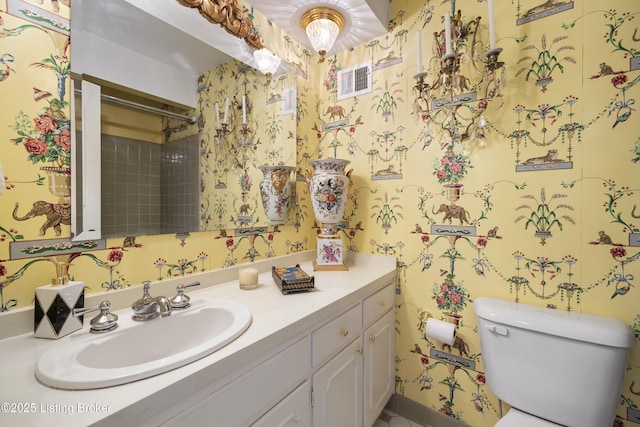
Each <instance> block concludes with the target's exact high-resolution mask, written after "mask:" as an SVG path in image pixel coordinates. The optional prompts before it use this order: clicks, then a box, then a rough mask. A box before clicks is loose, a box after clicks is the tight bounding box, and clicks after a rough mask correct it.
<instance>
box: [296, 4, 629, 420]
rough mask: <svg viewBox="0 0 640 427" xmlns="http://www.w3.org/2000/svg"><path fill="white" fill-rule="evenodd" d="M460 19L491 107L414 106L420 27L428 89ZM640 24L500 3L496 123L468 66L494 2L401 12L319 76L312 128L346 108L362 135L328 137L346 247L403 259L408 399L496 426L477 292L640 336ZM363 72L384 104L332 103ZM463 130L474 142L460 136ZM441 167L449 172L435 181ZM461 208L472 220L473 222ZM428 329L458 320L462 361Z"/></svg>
mask: <svg viewBox="0 0 640 427" xmlns="http://www.w3.org/2000/svg"><path fill="white" fill-rule="evenodd" d="M551 3H553V4H554V5H555V8H546V6H547V5H549V4H551ZM630 8H631V9H630ZM447 11H449V12H451V15H452V16H453V19H454V23H457V24H458V25H459V26H460V28H462V29H463V30H464V29H469V28H471V30H472V31H471V32H470V33H469V34H468V35H467V37H466V38H465V37H462V39H460V40H459V45H458V53H460V57H459V58H460V64H459V65H460V70H461V73H462V74H463V75H465V76H467V77H468V78H469V80H468V81H466V84H467V85H468V86H469V87H470V90H468V91H467V92H466V93H468V92H473V89H474V88H475V89H477V90H476V92H477V94H478V100H476V101H473V102H469V103H466V104H461V105H460V106H459V107H457V108H456V109H455V110H454V113H455V116H451V115H449V116H447V115H446V114H445V112H444V111H446V110H447V109H446V108H444V109H438V108H430V110H429V111H428V112H427V111H425V109H424V104H423V105H422V106H423V108H422V109H418V108H417V103H416V91H415V89H414V86H415V85H416V80H415V79H414V77H413V76H414V75H415V74H416V73H417V71H418V70H417V56H418V55H417V32H418V31H420V32H421V35H422V37H421V45H422V65H423V68H424V71H426V72H428V73H430V74H428V76H427V77H426V81H427V82H429V83H431V82H433V81H434V79H435V77H434V72H435V69H436V68H435V66H436V63H437V62H438V61H439V58H438V55H437V54H435V52H436V51H437V49H438V47H439V48H441V49H442V48H443V46H442V45H440V46H434V42H433V40H434V36H433V33H434V32H435V33H438V34H439V35H440V32H441V31H443V28H444V24H443V21H442V16H443V15H444V14H445V13H446V12H447ZM458 11H460V12H459V13H458ZM639 12H640V11H639V10H637V5H636V4H634V3H629V2H623V1H608V2H606V4H605V3H604V2H594V1H585V2H546V3H545V2H543V1H541V0H530V1H525V0H519V1H515V0H514V1H511V2H504V1H499V2H496V17H495V21H496V23H497V24H496V37H497V46H498V47H501V48H503V52H502V53H501V54H500V56H499V60H500V61H504V62H505V63H506V67H507V73H506V76H507V82H506V86H505V88H504V89H503V90H502V92H501V93H498V94H497V95H496V96H494V97H493V98H491V99H489V100H488V105H487V107H486V110H484V111H482V107H481V103H482V99H481V98H482V97H483V91H482V86H481V85H479V86H474V85H478V84H479V83H478V82H479V81H480V79H481V74H480V73H478V72H477V71H476V70H475V69H474V67H473V62H474V59H475V60H476V61H479V69H480V70H481V69H482V65H483V64H482V60H483V57H482V56H477V57H476V58H474V55H473V49H472V47H473V46H474V45H473V27H469V26H468V25H469V22H470V21H471V20H473V19H475V17H476V16H481V17H482V18H481V20H480V25H479V30H478V32H477V34H478V37H479V39H480V40H483V41H484V43H485V44H484V45H483V47H480V51H481V52H482V51H484V49H486V43H487V41H488V38H489V31H488V15H487V3H486V2H482V1H480V2H478V1H461V0H458V1H452V2H449V1H443V2H435V1H421V2H417V1H409V0H397V1H396V0H394V1H393V2H391V18H392V19H391V23H390V30H389V33H388V34H386V35H385V36H383V37H380V38H378V39H376V40H372V41H370V42H367V43H364V44H363V45H360V46H357V47H356V48H355V49H353V50H352V51H348V52H343V53H340V54H338V55H337V56H335V57H332V58H328V59H327V62H326V63H325V64H323V65H320V66H318V67H317V68H318V69H319V73H320V75H319V77H318V80H317V81H316V84H317V91H318V93H317V99H318V101H317V105H315V106H313V108H314V109H315V115H316V120H317V122H316V123H317V126H314V128H313V129H314V130H317V129H322V124H325V123H330V122H333V121H335V120H332V119H331V118H330V117H328V115H327V114H325V112H326V110H327V108H328V107H331V106H333V105H339V106H342V107H343V108H344V110H345V111H346V117H347V119H348V122H349V123H348V125H347V126H345V127H343V128H340V129H338V130H331V131H326V132H322V131H320V132H318V133H317V135H316V138H317V139H318V141H319V144H318V145H319V150H318V151H319V152H321V153H322V155H324V156H333V155H334V153H335V156H337V157H339V158H345V159H349V160H351V162H352V163H351V165H350V166H351V167H353V168H354V172H353V176H354V177H355V185H354V189H353V193H354V194H353V195H352V202H351V203H350V204H349V205H348V206H347V214H346V215H347V216H349V220H350V226H351V229H350V230H348V231H346V232H345V236H347V239H346V240H347V241H348V244H350V245H351V248H352V250H353V248H355V250H357V251H362V252H372V253H384V254H389V255H393V256H396V257H398V261H399V266H400V268H399V278H400V283H399V286H398V292H399V295H398V301H397V303H398V307H397V320H398V331H399V332H398V336H397V348H396V356H397V359H396V360H397V373H398V380H397V381H398V382H397V388H396V391H397V393H399V394H402V395H404V396H406V397H408V398H409V399H412V400H415V401H417V402H420V403H422V404H424V405H426V406H428V407H431V408H433V409H434V410H437V411H440V412H442V413H445V414H447V415H449V416H450V417H453V418H455V419H459V420H463V421H465V422H466V423H468V424H470V425H473V426H479V427H483V426H492V425H494V424H495V422H496V420H497V417H498V416H499V411H500V410H499V402H498V400H497V399H496V397H495V396H494V395H493V394H492V393H491V391H490V390H489V388H488V387H487V386H486V385H485V379H484V374H483V365H482V356H481V354H480V344H479V341H478V336H477V332H476V330H475V328H476V320H475V315H474V313H473V309H472V302H473V300H474V299H475V298H477V297H479V296H493V297H497V298H502V299H506V300H515V299H516V296H517V297H518V298H519V300H520V301H522V302H527V303H530V304H535V305H541V306H546V305H550V304H552V305H555V306H557V308H558V309H559V310H566V309H567V308H568V307H569V305H570V307H571V309H572V310H576V311H583V312H587V313H594V314H601V315H605V316H611V317H616V318H618V319H621V320H623V321H624V322H626V323H628V324H630V325H632V326H633V328H634V330H635V331H636V332H639V331H640V316H639V310H638V308H637V307H638V304H637V301H638V297H637V295H636V287H635V285H636V284H635V279H634V278H635V277H637V275H638V258H640V250H639V249H638V246H640V244H639V243H638V241H637V239H638V232H639V229H638V225H637V224H638V220H637V218H636V217H638V216H640V215H639V213H638V211H637V210H634V209H635V206H636V205H637V204H638V199H637V191H638V183H640V170H639V169H638V163H636V162H637V161H638V154H639V149H640V146H639V142H638V141H639V136H638V127H637V126H636V125H635V124H633V123H637V120H635V119H634V117H635V114H637V113H636V111H635V107H634V104H635V97H636V96H637V95H638V86H637V83H638V82H639V81H640V74H639V71H638V70H637V65H636V66H633V65H632V64H631V62H630V59H631V57H636V59H637V55H638V53H637V45H638V42H637V41H636V40H637V38H638V37H637V34H636V33H637V30H636V28H637V23H636V20H637V15H638V13H639ZM634 31H636V33H634ZM439 43H442V40H440V42H439ZM587 49H588V51H587ZM434 58H435V59H434ZM367 60H371V61H372V63H373V91H372V93H370V94H367V95H362V96H359V97H357V98H350V99H346V100H342V101H337V97H336V87H335V80H336V79H335V77H334V76H335V74H336V72H337V71H338V70H341V69H347V68H349V67H353V66H355V65H358V64H361V63H363V62H364V61H367ZM607 66H608V67H611V68H608V67H607ZM632 67H635V68H636V69H635V70H634V69H632ZM314 68H316V67H315V66H314ZM431 96H432V97H433V98H435V99H440V97H441V96H442V95H441V94H439V93H438V90H433V91H432V92H431ZM474 116H477V118H476V120H475V121H472V120H471V118H472V117H474ZM482 119H484V120H482ZM483 122H485V123H486V125H484V126H482V125H480V126H479V124H481V123H483ZM468 125H470V126H469V127H468V128H467V126H468ZM455 130H459V131H460V133H464V132H465V131H467V133H468V134H469V138H462V140H461V141H457V140H455V138H454V139H452V138H451V136H450V135H451V134H452V132H453V133H454V134H455V132H454V131H455ZM310 133H311V132H310ZM452 140H454V142H453V143H452ZM309 145H310V146H312V145H313V144H311V143H310V144H309ZM444 164H447V165H449V166H450V167H451V169H450V171H451V172H450V175H449V176H447V177H445V176H442V177H441V178H442V179H438V178H439V176H438V174H437V170H438V169H441V168H442V165H444ZM454 164H455V167H454V166H453V165H454ZM456 177H457V178H459V179H458V183H459V184H462V187H461V196H460V198H459V200H457V201H452V200H451V199H448V198H447V197H446V195H445V185H446V184H451V183H453V182H454V178H456ZM443 205H444V208H442V209H443V210H440V209H441V206H443ZM460 208H463V209H464V210H465V211H466V212H468V214H466V215H463V217H460ZM449 210H451V213H452V222H451V223H449V221H448V219H447V218H446V215H445V214H446V212H448V211H449ZM633 215H635V217H634V216H633ZM461 220H462V221H461ZM428 315H432V316H433V317H435V318H438V319H447V318H448V319H451V320H453V319H456V320H457V321H459V322H460V327H459V332H458V336H459V337H460V339H461V340H462V341H458V348H456V347H455V346H454V347H453V348H452V349H450V348H446V347H444V348H443V347H442V346H441V343H439V342H437V341H434V340H430V339H428V338H427V337H426V336H425V334H424V323H423V320H424V319H425V318H426V316H428ZM463 342H464V344H463ZM443 352H444V354H443ZM638 357H639V356H638V352H637V350H636V348H634V349H633V351H632V354H631V357H630V360H629V367H628V370H627V375H626V381H625V385H624V388H623V390H622V396H623V398H622V399H621V400H620V405H619V408H618V414H619V416H620V419H619V422H620V423H623V424H624V425H634V422H637V421H638V419H637V418H635V417H636V416H637V415H638V412H637V409H636V405H637V401H638V398H637V391H636V390H635V388H633V387H632V382H633V381H634V379H637V376H638V374H639V373H638V361H639V360H638ZM443 358H444V359H447V360H448V362H443V361H442V360H443ZM585 374H586V375H588V374H589V373H585ZM594 386H595V385H594ZM595 387H597V386H595ZM505 410H506V408H505ZM628 411H629V412H628ZM630 420H633V421H634V422H632V421H630ZM623 424H620V425H623Z"/></svg>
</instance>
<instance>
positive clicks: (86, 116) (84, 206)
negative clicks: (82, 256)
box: [71, 78, 102, 242]
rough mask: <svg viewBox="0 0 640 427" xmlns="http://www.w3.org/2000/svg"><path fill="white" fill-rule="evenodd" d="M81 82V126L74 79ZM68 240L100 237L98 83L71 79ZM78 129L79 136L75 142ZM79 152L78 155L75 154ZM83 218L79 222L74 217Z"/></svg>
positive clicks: (100, 153) (99, 93) (100, 152)
mask: <svg viewBox="0 0 640 427" xmlns="http://www.w3.org/2000/svg"><path fill="white" fill-rule="evenodd" d="M78 81H79V82H80V85H81V86H82V87H81V88H80V98H81V105H80V117H81V129H78V123H77V118H78V115H77V113H78V112H77V110H76V109H77V105H76V102H75V99H76V85H77V83H76V82H78ZM71 93H72V97H73V98H72V100H73V102H71V166H72V167H71V195H72V198H73V202H72V203H71V218H72V221H71V241H74V242H75V241H83V240H98V239H101V238H102V226H101V224H102V208H101V194H102V192H101V187H102V180H101V160H102V151H101V146H100V138H101V136H100V134H101V123H100V121H101V120H100V97H101V90H100V86H99V85H97V84H95V83H91V82H89V81H87V80H84V79H79V80H78V79H76V78H72V79H71ZM78 131H80V132H81V134H82V138H81V139H80V141H78V138H77V135H78ZM78 153H80V155H78ZM78 217H82V221H81V223H79V221H78V220H77V218H78Z"/></svg>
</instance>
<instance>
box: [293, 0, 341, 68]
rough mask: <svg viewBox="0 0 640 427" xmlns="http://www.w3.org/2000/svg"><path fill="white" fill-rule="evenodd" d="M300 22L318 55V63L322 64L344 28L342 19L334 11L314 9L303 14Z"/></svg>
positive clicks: (326, 8)
mask: <svg viewBox="0 0 640 427" xmlns="http://www.w3.org/2000/svg"><path fill="white" fill-rule="evenodd" d="M301 21H302V28H303V29H304V31H305V32H306V33H307V37H308V38H309V41H310V42H311V46H313V49H314V50H315V51H316V52H318V55H320V60H319V62H323V61H324V56H325V55H326V54H327V52H328V51H329V50H331V48H332V47H333V43H334V42H335V41H336V38H337V37H338V34H339V33H340V31H342V28H343V27H344V18H343V17H342V15H341V14H340V12H338V11H337V10H335V9H331V8H328V7H316V8H313V9H311V10H308V11H307V12H305V14H304V15H302V19H301Z"/></svg>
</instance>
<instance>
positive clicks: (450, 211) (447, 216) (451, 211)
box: [431, 203, 469, 225]
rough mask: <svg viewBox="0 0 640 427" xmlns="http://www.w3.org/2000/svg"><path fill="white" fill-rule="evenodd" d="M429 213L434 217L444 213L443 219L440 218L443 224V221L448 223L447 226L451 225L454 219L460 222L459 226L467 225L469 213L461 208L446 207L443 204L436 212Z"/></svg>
mask: <svg viewBox="0 0 640 427" xmlns="http://www.w3.org/2000/svg"><path fill="white" fill-rule="evenodd" d="M431 212H432V213H433V214H435V215H437V214H439V213H444V217H442V222H443V223H444V222H445V221H449V224H451V222H452V221H453V219H454V218H456V219H458V220H459V221H460V225H462V224H464V223H465V222H466V223H467V224H469V212H467V210H466V209H465V208H463V207H462V206H458V205H447V204H445V203H442V204H441V205H440V208H439V209H438V210H437V211H435V210H433V209H432V211H431Z"/></svg>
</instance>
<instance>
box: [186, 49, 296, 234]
mask: <svg viewBox="0 0 640 427" xmlns="http://www.w3.org/2000/svg"><path fill="white" fill-rule="evenodd" d="M268 80H270V81H268ZM198 102H199V105H200V106H201V113H202V116H203V117H204V118H203V120H202V124H201V126H202V129H201V137H202V141H201V145H202V150H203V151H202V154H203V155H202V157H201V165H200V166H201V182H202V195H201V204H202V212H201V214H202V216H201V229H202V230H217V229H230V228H231V229H240V230H241V231H247V230H248V229H254V228H257V227H265V226H267V225H271V222H270V220H269V219H268V218H267V217H266V215H265V212H264V210H263V206H262V201H261V196H260V189H259V183H260V181H261V180H262V179H263V178H264V175H263V173H262V171H261V170H260V169H259V167H260V166H264V165H280V166H291V167H295V165H296V74H295V72H293V71H289V72H287V73H284V74H280V75H276V76H274V77H272V78H271V79H269V78H268V77H267V76H265V75H263V74H262V73H260V72H258V71H256V70H254V69H252V68H250V67H247V66H246V65H245V64H242V63H240V62H238V61H235V60H233V61H231V62H229V63H227V64H224V65H222V66H221V67H218V68H216V69H214V70H212V71H211V72H209V73H206V74H204V75H203V76H202V79H201V82H200V90H199V99H198ZM227 104H228V106H229V107H228V108H225V106H226V105H227ZM281 223H282V222H279V224H281Z"/></svg>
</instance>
